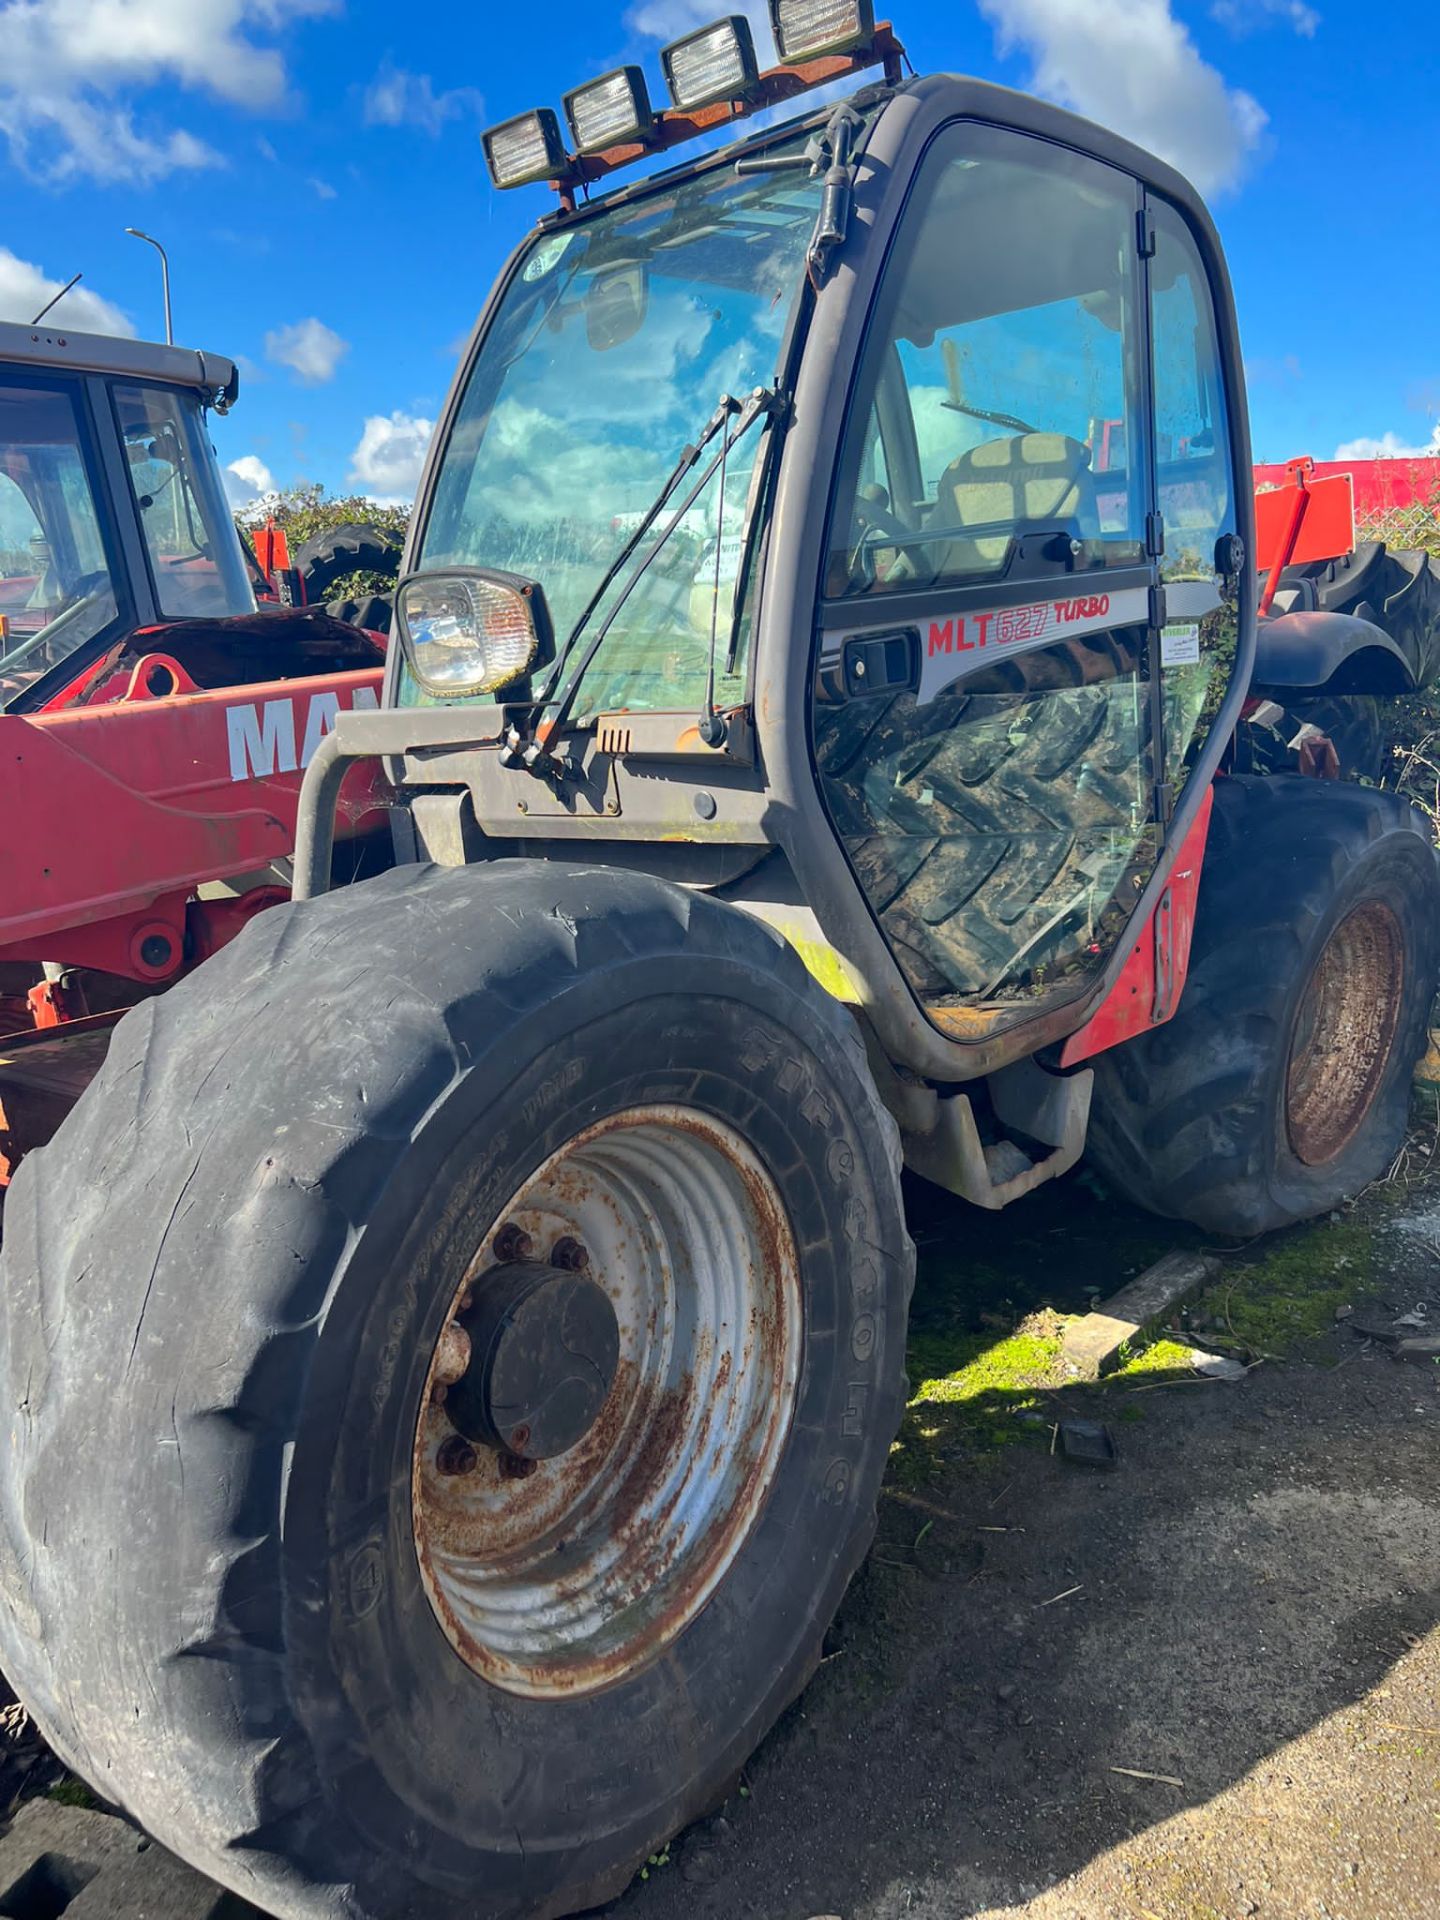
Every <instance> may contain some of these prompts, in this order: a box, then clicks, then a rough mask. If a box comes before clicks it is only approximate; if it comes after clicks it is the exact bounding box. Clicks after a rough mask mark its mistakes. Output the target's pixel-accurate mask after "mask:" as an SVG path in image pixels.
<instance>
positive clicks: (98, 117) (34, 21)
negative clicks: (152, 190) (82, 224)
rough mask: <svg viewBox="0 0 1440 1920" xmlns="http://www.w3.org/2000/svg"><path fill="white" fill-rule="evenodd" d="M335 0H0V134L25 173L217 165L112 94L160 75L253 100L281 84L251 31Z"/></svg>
mask: <svg viewBox="0 0 1440 1920" xmlns="http://www.w3.org/2000/svg"><path fill="white" fill-rule="evenodd" d="M340 5H341V0H285V3H284V4H282V3H281V0H0V133H3V134H4V135H5V136H6V138H7V139H8V141H9V144H10V151H11V157H12V159H13V160H14V161H15V163H16V164H17V165H18V166H19V167H20V168H21V169H22V170H23V171H24V172H26V173H28V174H30V175H31V176H32V178H36V179H40V180H44V181H47V182H49V183H51V184H56V185H58V184H64V183H65V182H68V181H72V180H75V179H78V178H81V177H84V178H89V179H94V180H102V181H114V180H136V181H141V182H146V181H152V180H157V179H160V178H162V177H163V176H164V175H166V174H169V173H174V172H177V171H182V170H188V169H194V168H198V167H211V166H218V165H220V164H222V163H221V161H220V156H219V155H218V154H217V153H215V151H214V150H213V148H211V147H209V146H208V145H207V144H206V143H205V142H204V141H203V140H201V139H199V138H198V137H197V136H196V135H195V134H193V133H190V132H189V131H187V130H186V129H185V128H183V127H173V126H165V125H163V124H162V123H161V122H160V121H159V119H158V118H157V120H156V123H155V126H154V128H153V129H152V130H146V129H145V128H142V127H140V126H137V124H136V117H135V109H134V107H133V106H132V105H131V104H129V103H128V102H127V100H126V99H125V98H124V97H123V96H124V95H125V94H126V93H127V92H135V91H139V90H143V89H145V88H147V87H152V86H155V85H158V84H161V83H170V84H173V85H176V86H179V87H183V88H188V89H195V90H198V91H200V92H204V93H207V94H212V95H216V96H218V97H219V98H220V99H222V100H226V101H229V102H231V103H232V104H234V105H237V106H242V107H248V108H251V109H252V110H253V109H264V108H267V107H274V106H277V105H279V104H280V103H281V102H282V101H283V99H284V97H285V92H286V85H287V80H286V72H285V64H284V60H283V58H282V56H281V54H280V52H279V50H278V49H277V48H276V47H274V46H267V45H263V44H261V43H259V42H257V41H256V40H255V39H254V38H253V37H252V35H253V34H254V33H255V32H256V31H257V30H258V31H260V32H266V31H275V30H277V29H279V28H281V27H283V26H284V25H285V24H286V23H287V21H289V20H292V19H296V18H303V17H306V16H312V17H313V16H315V15H319V14H327V13H334V12H337V11H338V10H339V7H340Z"/></svg>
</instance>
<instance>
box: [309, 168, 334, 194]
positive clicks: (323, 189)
mask: <svg viewBox="0 0 1440 1920" xmlns="http://www.w3.org/2000/svg"><path fill="white" fill-rule="evenodd" d="M305 184H306V186H307V187H309V189H310V191H311V192H312V193H313V194H314V196H315V198H316V199H317V200H333V199H334V198H335V189H334V187H332V186H331V184H330V182H329V181H328V180H321V179H319V178H318V177H317V176H316V175H315V174H311V176H310V178H309V179H308V180H307V181H306V182H305Z"/></svg>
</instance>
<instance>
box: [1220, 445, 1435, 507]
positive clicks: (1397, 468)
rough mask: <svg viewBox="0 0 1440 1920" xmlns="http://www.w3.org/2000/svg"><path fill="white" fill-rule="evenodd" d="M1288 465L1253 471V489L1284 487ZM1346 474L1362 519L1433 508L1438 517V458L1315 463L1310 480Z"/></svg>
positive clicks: (1284, 463) (1273, 464)
mask: <svg viewBox="0 0 1440 1920" xmlns="http://www.w3.org/2000/svg"><path fill="white" fill-rule="evenodd" d="M1288 467H1289V463H1288V462H1286V461H1284V460H1281V461H1276V462H1271V463H1268V464H1266V465H1263V466H1257V467H1256V469H1255V484H1256V486H1257V487H1262V486H1263V487H1283V486H1285V485H1286V484H1287V474H1288ZM1339 473H1348V474H1349V475H1350V477H1351V480H1352V482H1353V485H1354V491H1355V511H1356V513H1358V514H1359V515H1360V516H1361V517H1362V518H1363V519H1369V518H1371V517H1372V516H1374V515H1378V514H1385V513H1392V512H1393V511H1394V510H1395V509H1396V508H1397V507H1399V508H1404V507H1426V506H1428V507H1434V508H1435V509H1436V511H1437V515H1440V458H1437V457H1435V456H1434V455H1429V456H1422V457H1421V458H1420V459H1416V460H1317V461H1316V462H1315V464H1314V478H1315V479H1316V480H1327V479H1330V478H1331V477H1332V476H1334V475H1335V474H1339Z"/></svg>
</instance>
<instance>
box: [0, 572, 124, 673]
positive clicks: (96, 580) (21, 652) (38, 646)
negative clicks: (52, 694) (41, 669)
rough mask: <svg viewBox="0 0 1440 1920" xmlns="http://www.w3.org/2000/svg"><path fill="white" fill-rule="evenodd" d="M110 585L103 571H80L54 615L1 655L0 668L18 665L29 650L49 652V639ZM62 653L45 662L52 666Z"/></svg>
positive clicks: (30, 653)
mask: <svg viewBox="0 0 1440 1920" xmlns="http://www.w3.org/2000/svg"><path fill="white" fill-rule="evenodd" d="M109 585H110V576H109V574H108V573H105V572H104V571H101V572H98V573H82V574H81V575H80V577H79V579H78V580H77V581H76V582H75V584H74V586H73V587H72V588H71V589H70V592H69V594H68V595H67V596H66V599H65V602H64V604H63V605H62V606H61V608H60V610H59V612H58V613H57V614H56V615H55V617H54V619H53V620H50V621H48V622H47V623H46V624H45V625H44V626H43V627H41V629H40V631H39V632H38V633H32V634H31V636H30V638H29V639H28V640H22V641H21V643H20V645H19V646H18V647H16V648H15V649H14V650H13V651H12V652H10V653H7V654H5V655H4V657H3V659H0V669H9V668H14V667H17V666H18V665H19V664H20V662H21V661H22V660H28V659H29V658H30V657H31V655H32V654H44V653H46V652H48V650H49V647H50V643H51V642H52V641H53V640H55V639H57V638H58V637H59V636H60V635H61V634H63V633H64V632H65V630H66V629H67V628H68V627H71V626H73V625H74V623H75V621H76V619H77V618H78V617H79V615H80V614H82V613H83V612H84V610H85V609H86V607H88V606H89V605H90V604H91V602H92V601H94V600H96V599H98V597H99V596H100V595H101V594H102V593H104V592H106V591H107V590H108V588H109ZM64 652H66V653H68V652H69V648H68V647H67V648H65V649H64ZM62 657H63V654H55V655H53V656H52V657H51V658H49V659H48V660H47V662H46V664H47V666H54V664H55V661H56V660H58V659H60V658H62Z"/></svg>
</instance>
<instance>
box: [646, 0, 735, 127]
mask: <svg viewBox="0 0 1440 1920" xmlns="http://www.w3.org/2000/svg"><path fill="white" fill-rule="evenodd" d="M660 65H661V67H662V68H663V69H664V72H665V82H666V85H667V86H668V87H669V89H670V98H671V99H672V100H673V101H674V102H675V104H676V106H677V107H679V108H681V109H682V110H684V109H686V108H689V107H706V106H709V104H710V102H711V101H712V100H743V99H744V98H745V96H746V95H747V94H748V93H749V92H750V90H751V89H752V87H753V86H754V85H755V81H756V77H757V72H758V69H757V67H756V64H755V43H754V41H753V40H752V39H751V37H750V23H749V21H748V20H746V19H744V18H743V16H741V15H740V14H738V13H732V14H730V15H729V16H728V17H727V18H726V19H724V20H716V21H715V22H714V24H713V25H711V26H708V27H701V28H700V29H699V31H698V32H696V33H687V34H686V35H685V37H684V39H683V40H672V41H671V43H670V45H669V46H668V47H662V48H661V49H660Z"/></svg>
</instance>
